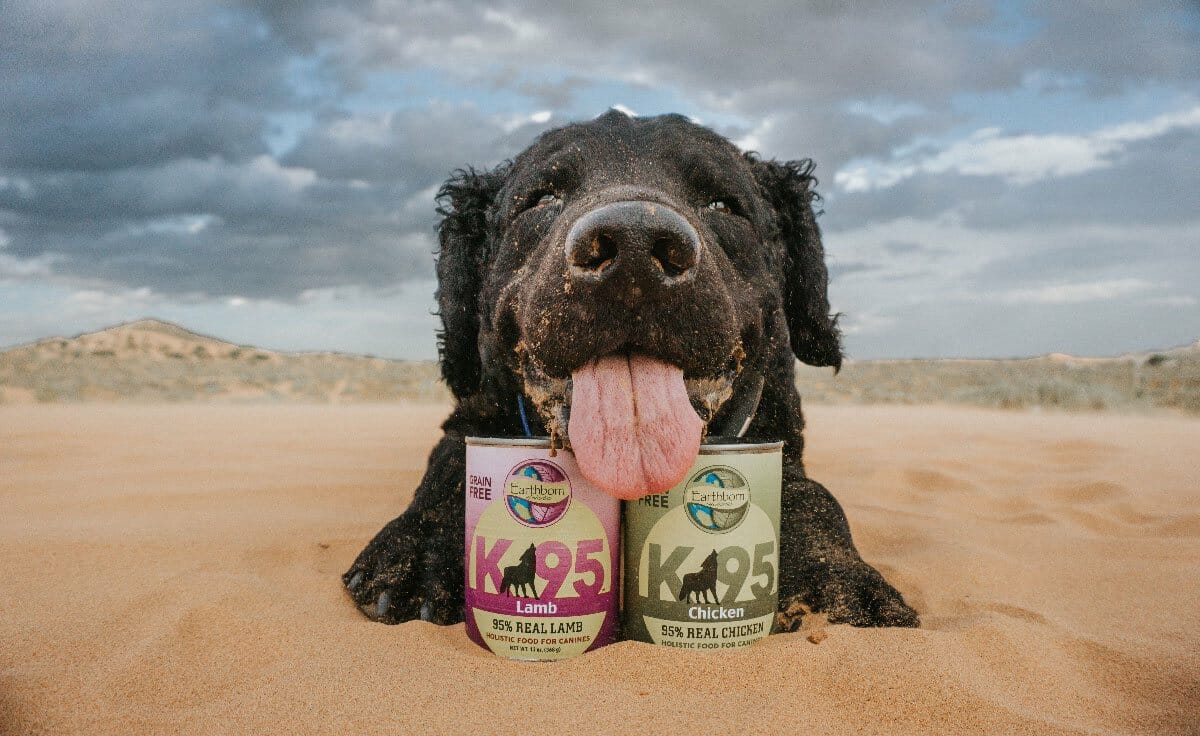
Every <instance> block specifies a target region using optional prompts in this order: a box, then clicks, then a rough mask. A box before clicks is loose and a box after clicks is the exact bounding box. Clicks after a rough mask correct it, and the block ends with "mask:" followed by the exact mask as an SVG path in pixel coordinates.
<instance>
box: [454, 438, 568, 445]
mask: <svg viewBox="0 0 1200 736" xmlns="http://www.w3.org/2000/svg"><path fill="white" fill-rule="evenodd" d="M464 441H465V442H466V443H467V444H468V445H472V446H475V447H550V438H549V437H474V436H469V437H467V438H465V440H464Z"/></svg>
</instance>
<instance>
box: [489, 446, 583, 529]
mask: <svg viewBox="0 0 1200 736" xmlns="http://www.w3.org/2000/svg"><path fill="white" fill-rule="evenodd" d="M504 503H505V506H507V507H508V513H509V514H511V515H512V517H513V518H514V519H516V520H517V521H518V522H519V523H521V524H524V525H525V526H528V527H534V528H541V527H547V526H550V525H551V524H553V523H554V522H556V521H558V520H559V519H561V518H562V517H563V515H564V514H566V513H567V509H568V508H570V506H571V481H569V480H568V479H567V474H566V473H564V472H563V469H562V468H560V467H558V466H557V465H555V464H554V463H552V462H550V461H549V460H526V461H525V462H523V463H521V464H520V465H518V466H517V467H515V468H513V469H512V471H511V472H509V474H508V479H507V480H506V481H505V483H504Z"/></svg>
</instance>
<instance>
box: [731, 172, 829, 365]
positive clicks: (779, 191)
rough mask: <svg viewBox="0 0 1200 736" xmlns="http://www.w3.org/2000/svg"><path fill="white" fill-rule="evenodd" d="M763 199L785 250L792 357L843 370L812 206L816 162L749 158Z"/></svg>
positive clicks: (822, 251)
mask: <svg viewBox="0 0 1200 736" xmlns="http://www.w3.org/2000/svg"><path fill="white" fill-rule="evenodd" d="M746 159H747V160H748V161H749V162H750V164H751V166H752V167H753V169H754V177H755V179H757V180H758V185H759V187H760V188H761V190H762V193H763V196H765V197H766V199H767V201H768V202H770V204H771V206H772V207H773V208H774V209H775V218H776V221H777V222H778V224H779V233H780V238H781V239H782V241H783V245H784V248H785V251H786V254H785V260H784V263H783V267H784V294H783V307H784V311H785V313H786V315H787V322H788V332H789V333H790V335H791V341H792V352H794V353H795V354H796V357H797V358H799V359H800V360H802V361H804V362H805V363H808V364H809V365H816V366H833V367H834V369H835V370H837V369H840V368H841V367H842V343H841V331H840V330H839V329H838V326H837V315H833V314H830V313H829V273H828V271H826V269H825V248H824V247H823V246H822V245H821V231H820V229H819V228H818V227H817V218H816V214H815V213H814V212H813V201H814V200H816V201H817V202H818V203H819V202H820V198H819V196H818V195H817V193H816V192H815V191H814V187H816V184H817V180H816V178H815V177H813V175H812V171H813V162H812V161H811V160H810V159H803V160H800V161H786V162H779V161H763V160H761V159H759V158H758V156H757V155H756V154H753V153H748V154H746Z"/></svg>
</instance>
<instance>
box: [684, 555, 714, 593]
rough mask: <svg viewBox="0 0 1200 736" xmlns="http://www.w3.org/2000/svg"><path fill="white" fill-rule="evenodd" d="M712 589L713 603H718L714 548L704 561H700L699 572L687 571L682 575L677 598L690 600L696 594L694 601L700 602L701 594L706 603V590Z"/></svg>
mask: <svg viewBox="0 0 1200 736" xmlns="http://www.w3.org/2000/svg"><path fill="white" fill-rule="evenodd" d="M709 591H712V594H713V603H720V601H719V600H718V599H717V551H716V550H715V549H714V550H713V551H712V554H711V555H709V556H708V557H705V558H704V562H701V563H700V571H699V572H689V573H687V574H686V575H684V576H683V585H682V586H681V587H680V588H679V600H681V601H686V602H688V603H691V602H692V596H693V595H695V596H696V603H699V602H700V596H701V594H703V595H704V602H705V603H708V592H709Z"/></svg>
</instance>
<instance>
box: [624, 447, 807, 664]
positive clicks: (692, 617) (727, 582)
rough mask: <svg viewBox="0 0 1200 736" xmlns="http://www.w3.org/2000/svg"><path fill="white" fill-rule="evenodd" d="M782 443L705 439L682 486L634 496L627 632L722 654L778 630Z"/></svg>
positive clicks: (628, 531)
mask: <svg viewBox="0 0 1200 736" xmlns="http://www.w3.org/2000/svg"><path fill="white" fill-rule="evenodd" d="M782 448H783V443H782V442H771V443H761V444H702V445H701V446H700V454H699V456H698V457H697V458H696V462H695V464H694V465H692V468H691V470H690V471H688V474H687V475H686V476H685V477H684V480H683V481H681V482H680V483H679V484H678V485H676V486H675V487H674V488H671V489H670V490H669V491H667V492H665V493H661V494H652V495H649V496H645V497H643V498H640V499H638V500H636V501H627V502H626V503H625V510H624V514H625V576H624V577H625V583H624V589H625V614H624V619H623V621H624V624H623V626H622V635H623V636H624V638H626V639H634V640H638V641H646V642H653V643H655V644H662V645H665V646H671V647H676V648H679V649H692V650H698V651H716V650H721V649H734V648H737V647H744V646H749V645H750V644H753V643H754V642H756V641H758V640H759V639H761V638H763V637H765V636H767V635H768V634H770V633H771V625H772V623H773V622H774V619H775V609H776V607H777V605H778V600H779V587H778V586H779V501H780V487H781V484H782V480H783V465H782Z"/></svg>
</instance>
